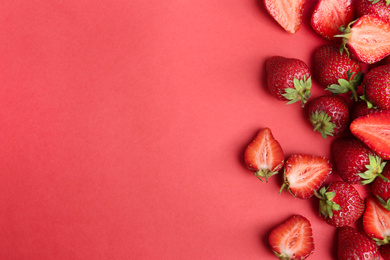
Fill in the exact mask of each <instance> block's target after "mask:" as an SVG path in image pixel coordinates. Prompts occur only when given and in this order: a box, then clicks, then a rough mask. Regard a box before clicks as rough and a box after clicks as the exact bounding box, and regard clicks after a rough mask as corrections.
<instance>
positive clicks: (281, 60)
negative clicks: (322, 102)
mask: <svg viewBox="0 0 390 260" xmlns="http://www.w3.org/2000/svg"><path fill="white" fill-rule="evenodd" d="M265 67H266V73H267V86H268V89H269V91H270V92H271V94H272V95H273V96H274V97H275V98H276V99H278V100H282V101H288V103H287V104H291V103H295V102H297V101H301V102H302V106H304V105H305V104H306V102H307V100H308V99H309V97H310V95H311V92H310V89H311V72H310V69H309V67H308V66H307V65H306V63H304V62H303V61H301V60H299V59H294V58H286V57H281V56H273V57H270V58H268V59H267V60H266V63H265Z"/></svg>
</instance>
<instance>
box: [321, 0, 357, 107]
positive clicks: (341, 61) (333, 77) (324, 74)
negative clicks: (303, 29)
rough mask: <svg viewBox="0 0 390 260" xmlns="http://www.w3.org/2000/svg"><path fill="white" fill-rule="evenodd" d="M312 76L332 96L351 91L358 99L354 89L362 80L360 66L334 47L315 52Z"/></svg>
mask: <svg viewBox="0 0 390 260" xmlns="http://www.w3.org/2000/svg"><path fill="white" fill-rule="evenodd" d="M325 2H326V1H325ZM314 75H315V76H316V79H317V80H318V82H319V84H320V85H321V86H322V87H324V88H326V90H329V91H331V92H332V93H334V94H340V93H347V92H348V91H351V92H352V94H353V97H354V98H355V100H357V99H358V97H357V94H356V89H357V87H358V86H360V84H361V83H362V80H363V73H362V64H361V63H360V62H357V61H355V60H353V59H351V58H350V57H349V56H348V55H347V54H346V53H340V50H339V48H337V47H336V46H334V45H322V46H320V47H318V48H317V49H316V50H315V52H314Z"/></svg>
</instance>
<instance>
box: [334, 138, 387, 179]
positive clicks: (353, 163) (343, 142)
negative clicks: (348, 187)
mask: <svg viewBox="0 0 390 260" xmlns="http://www.w3.org/2000/svg"><path fill="white" fill-rule="evenodd" d="M332 155H333V160H334V165H335V169H336V170H337V172H338V173H339V175H340V177H341V179H343V181H345V182H347V183H349V184H363V185H364V184H368V183H371V182H373V181H374V180H375V179H376V177H377V176H380V177H382V178H384V177H383V176H382V174H381V173H382V170H383V167H384V166H385V164H386V162H382V159H381V158H380V157H378V156H377V155H376V154H375V153H374V152H373V151H371V150H370V149H369V148H368V147H367V146H366V145H365V144H364V143H363V142H361V141H360V140H358V139H357V138H356V137H342V138H338V139H336V140H335V141H334V142H333V143H332Z"/></svg>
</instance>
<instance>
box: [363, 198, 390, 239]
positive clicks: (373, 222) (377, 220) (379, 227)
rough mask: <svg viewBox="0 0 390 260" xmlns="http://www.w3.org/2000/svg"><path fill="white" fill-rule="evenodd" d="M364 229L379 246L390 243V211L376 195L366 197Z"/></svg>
mask: <svg viewBox="0 0 390 260" xmlns="http://www.w3.org/2000/svg"><path fill="white" fill-rule="evenodd" d="M363 229H364V232H365V233H366V235H367V236H369V237H370V238H372V239H373V240H374V241H375V242H376V244H377V245H378V246H380V245H384V244H389V243H390V211H388V210H387V209H385V208H384V207H383V206H382V205H381V204H380V203H379V201H378V200H377V199H376V198H375V197H368V198H367V199H366V210H365V211H364V214H363Z"/></svg>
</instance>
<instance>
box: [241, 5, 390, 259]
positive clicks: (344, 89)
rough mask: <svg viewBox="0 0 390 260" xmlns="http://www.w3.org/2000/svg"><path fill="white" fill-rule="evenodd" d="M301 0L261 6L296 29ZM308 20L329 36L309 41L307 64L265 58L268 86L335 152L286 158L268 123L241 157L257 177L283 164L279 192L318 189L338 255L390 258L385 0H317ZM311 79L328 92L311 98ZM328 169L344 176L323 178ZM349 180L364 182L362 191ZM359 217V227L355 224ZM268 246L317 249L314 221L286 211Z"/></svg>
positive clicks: (298, 253)
mask: <svg viewBox="0 0 390 260" xmlns="http://www.w3.org/2000/svg"><path fill="white" fill-rule="evenodd" d="M305 1H306V0H264V5H265V7H266V9H267V11H268V12H269V14H270V15H271V17H272V18H273V19H274V20H275V21H276V22H278V23H279V24H280V26H282V27H283V28H284V29H285V30H286V31H287V32H289V33H295V32H297V31H298V30H299V28H300V25H301V22H302V13H303V8H304V6H305ZM311 27H312V28H313V30H314V31H315V32H316V33H318V34H319V35H321V36H322V37H324V38H325V39H327V40H329V43H328V44H326V45H323V46H320V47H319V48H318V49H316V50H315V53H314V58H313V59H314V63H313V64H314V65H313V68H310V67H309V66H308V65H306V64H305V63H304V62H303V61H301V60H299V59H295V58H288V57H281V56H273V57H270V58H268V59H267V60H266V62H265V67H266V75H267V87H268V89H269V91H270V93H271V94H272V95H273V96H274V97H275V98H276V99H277V100H281V101H285V102H287V104H292V103H296V102H298V103H300V104H301V106H302V107H304V109H306V110H307V120H308V121H310V122H311V124H312V125H313V130H314V131H318V132H319V134H321V136H322V137H323V138H327V137H328V136H335V139H334V141H333V143H332V147H331V151H332V158H324V157H321V156H315V155H309V154H293V155H291V156H289V157H288V158H285V155H284V152H283V149H282V146H281V145H280V143H279V142H278V141H277V140H276V139H275V138H274V136H273V134H272V132H271V129H269V128H264V129H262V130H260V131H259V133H258V134H257V136H256V137H255V139H254V140H253V141H252V142H250V143H249V145H248V146H247V148H246V150H245V163H246V165H247V167H248V168H249V169H251V170H253V171H254V174H255V176H256V177H258V178H259V179H260V180H263V179H265V180H267V179H268V178H270V177H271V176H273V175H275V174H277V173H279V172H282V174H283V184H282V187H281V189H280V192H282V191H283V190H287V191H288V192H290V193H291V194H292V195H293V196H295V197H297V198H300V199H307V198H310V197H313V196H315V197H316V198H318V200H319V207H320V216H321V217H322V218H323V220H324V221H326V223H328V224H329V225H330V226H333V227H336V228H337V240H338V258H339V259H379V258H380V255H381V256H382V257H383V258H384V259H385V260H386V259H390V181H389V179H390V163H387V162H388V161H389V160H390V58H388V57H390V56H389V55H390V0H355V1H353V0H319V1H318V3H317V5H316V6H315V8H314V10H313V12H312V16H311ZM362 65H367V69H366V70H365V71H363V69H362V68H363V66H362ZM312 78H313V80H316V82H318V85H319V86H321V87H323V88H324V93H325V94H324V95H322V96H319V97H316V98H314V99H311V86H312ZM330 174H338V175H339V177H340V180H337V181H333V182H331V183H330V184H329V185H327V186H324V182H325V180H326V179H327V178H328V177H329V176H330ZM354 185H369V187H370V190H371V192H370V194H369V196H368V198H366V199H363V198H362V197H361V196H360V195H359V193H358V191H357V190H356V188H355V187H354ZM358 220H361V221H362V223H363V230H364V232H360V231H359V230H357V229H355V228H353V227H351V226H352V225H351V224H353V223H355V222H356V221H358ZM269 245H270V247H271V249H272V250H273V252H274V253H275V255H276V256H277V257H278V258H279V259H283V260H290V259H306V258H307V257H309V256H310V255H311V254H312V253H313V252H314V249H315V248H314V241H313V234H312V228H311V225H310V221H309V220H308V219H307V218H305V217H304V216H302V215H294V216H292V217H291V218H289V219H288V220H287V221H285V222H284V223H282V224H280V225H279V226H278V227H276V228H274V229H273V230H272V232H271V233H270V235H269Z"/></svg>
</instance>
